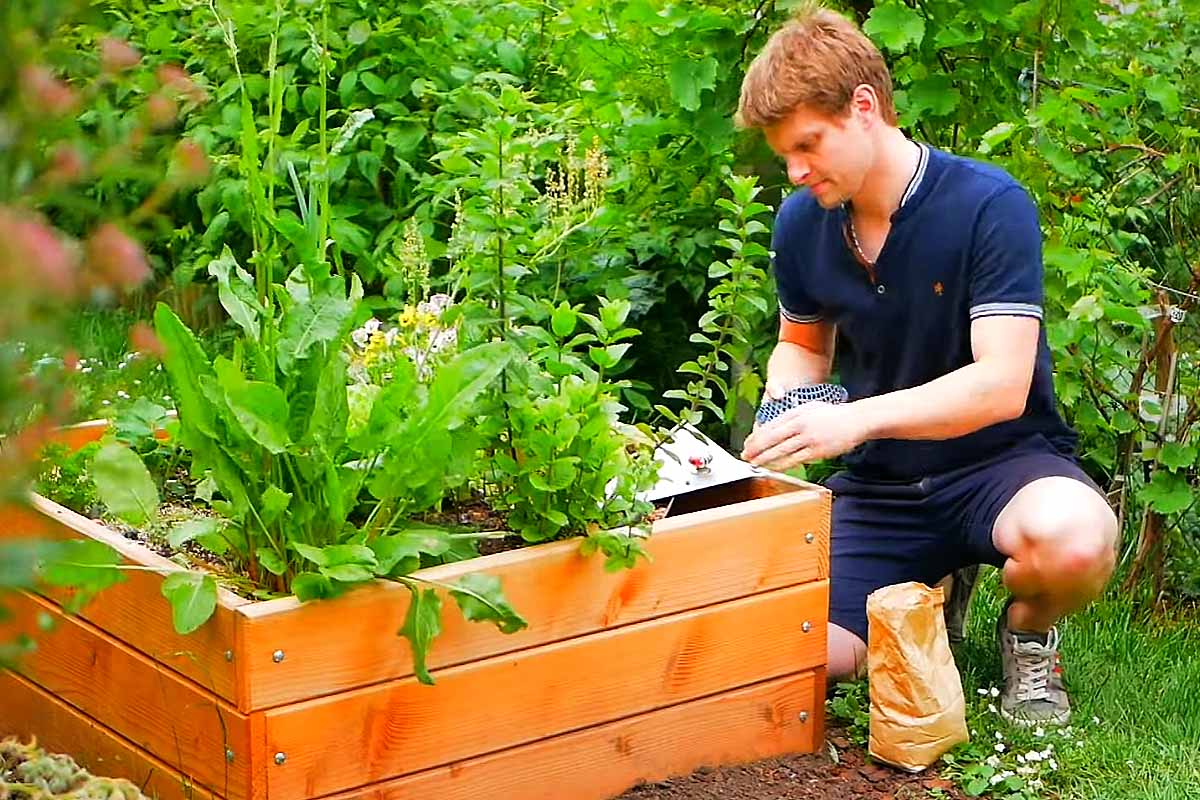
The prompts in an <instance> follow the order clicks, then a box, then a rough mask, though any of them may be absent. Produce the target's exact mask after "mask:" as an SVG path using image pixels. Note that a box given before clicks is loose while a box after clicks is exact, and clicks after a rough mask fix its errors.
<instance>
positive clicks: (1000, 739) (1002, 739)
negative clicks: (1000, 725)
mask: <svg viewBox="0 0 1200 800" xmlns="http://www.w3.org/2000/svg"><path fill="white" fill-rule="evenodd" d="M996 741H997V742H1003V741H1004V737H1003V736H1001V735H1000V731H996Z"/></svg>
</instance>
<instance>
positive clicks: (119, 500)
mask: <svg viewBox="0 0 1200 800" xmlns="http://www.w3.org/2000/svg"><path fill="white" fill-rule="evenodd" d="M89 475H90V476H91V478H92V481H93V482H94V483H95V484H96V494H98V495H99V496H100V500H101V501H102V502H103V503H104V505H105V506H106V507H107V508H108V510H109V511H111V512H112V513H113V514H115V515H116V516H117V517H119V518H120V519H121V520H123V521H125V522H127V523H129V524H130V525H141V524H142V523H144V522H146V521H148V520H151V519H153V518H154V517H155V516H156V515H157V514H158V487H156V486H155V485H154V479H153V478H151V477H150V471H149V470H148V469H146V465H145V464H143V463H142V459H141V457H140V456H138V454H137V453H135V452H133V451H132V450H130V449H129V448H128V447H126V446H125V445H123V444H115V443H113V444H106V445H104V446H103V447H101V448H100V449H99V450H97V451H96V455H95V457H94V458H93V459H92V464H91V468H90V470H89Z"/></svg>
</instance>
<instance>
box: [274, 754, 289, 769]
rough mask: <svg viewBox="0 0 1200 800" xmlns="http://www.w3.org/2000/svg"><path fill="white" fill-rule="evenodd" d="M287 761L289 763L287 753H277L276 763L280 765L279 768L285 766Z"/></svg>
mask: <svg viewBox="0 0 1200 800" xmlns="http://www.w3.org/2000/svg"><path fill="white" fill-rule="evenodd" d="M285 761H287V753H276V754H275V763H276V764H278V765H279V766H283V762H285Z"/></svg>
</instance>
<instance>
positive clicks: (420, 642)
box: [400, 585, 442, 686]
mask: <svg viewBox="0 0 1200 800" xmlns="http://www.w3.org/2000/svg"><path fill="white" fill-rule="evenodd" d="M408 590H409V591H410V592H411V593H412V599H411V600H410V601H409V604H408V614H407V615H406V616H405V618H404V627H402V628H401V629H400V635H401V636H403V637H404V638H405V639H408V643H409V645H410V646H411V647H412V658H413V672H415V673H416V675H417V680H419V681H420V682H421V683H424V684H428V685H430V686H432V685H433V676H432V675H430V674H429V669H428V668H427V667H426V666H425V664H426V661H427V660H428V658H429V647H430V645H432V644H433V640H434V639H435V638H437V636H438V634H439V633H441V632H442V598H441V597H439V596H438V593H437V592H435V591H434V590H433V589H425V590H424V591H421V590H420V589H418V588H416V587H415V586H411V585H410V586H409V587H408Z"/></svg>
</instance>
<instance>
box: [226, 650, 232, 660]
mask: <svg viewBox="0 0 1200 800" xmlns="http://www.w3.org/2000/svg"><path fill="white" fill-rule="evenodd" d="M225 660H226V661H233V651H232V650H226V651H225Z"/></svg>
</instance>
